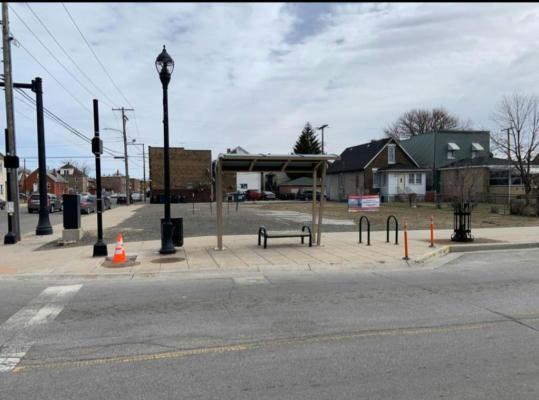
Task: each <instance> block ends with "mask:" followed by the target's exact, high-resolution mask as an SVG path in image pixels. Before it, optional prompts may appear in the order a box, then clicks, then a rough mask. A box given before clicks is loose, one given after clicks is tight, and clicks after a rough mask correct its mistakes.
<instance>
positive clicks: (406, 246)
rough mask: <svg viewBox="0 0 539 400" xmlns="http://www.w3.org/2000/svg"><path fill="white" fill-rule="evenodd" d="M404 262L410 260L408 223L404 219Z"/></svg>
mask: <svg viewBox="0 0 539 400" xmlns="http://www.w3.org/2000/svg"><path fill="white" fill-rule="evenodd" d="M403 260H409V258H408V221H407V220H406V218H404V257H403Z"/></svg>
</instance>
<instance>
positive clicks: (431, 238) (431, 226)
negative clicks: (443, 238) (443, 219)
mask: <svg viewBox="0 0 539 400" xmlns="http://www.w3.org/2000/svg"><path fill="white" fill-rule="evenodd" d="M429 247H434V216H433V215H431V216H430V246H429Z"/></svg>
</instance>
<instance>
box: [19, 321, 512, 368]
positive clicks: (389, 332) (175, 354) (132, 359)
mask: <svg viewBox="0 0 539 400" xmlns="http://www.w3.org/2000/svg"><path fill="white" fill-rule="evenodd" d="M512 323H513V322H512V321H509V320H502V321H492V322H481V323H472V324H464V325H449V326H443V327H433V328H403V329H386V330H377V331H368V332H359V333H350V334H335V335H326V336H319V337H305V338H294V339H286V340H273V341H265V342H260V343H247V344H238V345H230V346H215V347H204V348H198V349H189V350H177V351H170V352H165V353H154V354H141V355H137V356H124V357H111V358H100V359H93V360H81V361H64V362H56V363H48V364H38V365H28V366H18V367H16V368H15V369H14V370H13V372H14V373H17V372H29V371H36V370H46V369H58V368H77V367H91V366H97V365H105V364H114V363H120V364H121V363H123V364H125V363H136V362H141V361H155V360H165V359H174V358H181V357H187V356H195V355H203V354H219V353H230V352H237V351H247V350H257V349H261V348H266V347H276V346H290V345H296V344H308V343H320V342H336V341H341V340H350V339H362V338H369V337H384V336H403V335H421V334H432V333H448V332H458V331H469V330H476V329H485V328H490V327H493V326H499V325H502V324H507V325H508V324H512Z"/></svg>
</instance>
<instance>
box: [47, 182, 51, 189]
mask: <svg viewBox="0 0 539 400" xmlns="http://www.w3.org/2000/svg"><path fill="white" fill-rule="evenodd" d="M50 188H51V184H50V183H49V182H47V190H50Z"/></svg>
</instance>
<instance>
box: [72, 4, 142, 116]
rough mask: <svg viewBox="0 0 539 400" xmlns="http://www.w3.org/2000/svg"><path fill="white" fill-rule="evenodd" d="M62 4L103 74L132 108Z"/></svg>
mask: <svg viewBox="0 0 539 400" xmlns="http://www.w3.org/2000/svg"><path fill="white" fill-rule="evenodd" d="M62 6H63V7H64V10H65V11H66V13H67V15H68V16H69V19H70V20H71V22H73V25H75V28H77V31H79V33H80V35H81V37H82V39H83V40H84V42H85V43H86V46H88V48H89V49H90V51H91V52H92V54H93V55H94V57H95V59H96V60H97V62H98V63H99V65H100V66H101V68H102V69H103V71H104V72H105V74H106V75H107V76H108V78H109V79H110V81H111V82H112V84H113V85H114V87H115V88H116V90H117V91H118V93H120V95H121V96H122V97H123V98H124V100H125V101H126V102H127V104H129V106H130V107H131V108H133V106H132V105H131V103H130V102H129V100H127V98H126V97H125V96H124V94H123V93H122V91H121V90H120V88H119V87H118V86H117V85H116V83H115V82H114V80H113V79H112V77H111V76H110V74H109V73H108V71H107V69H106V68H105V66H104V65H103V63H102V62H101V61H100V60H99V57H97V54H96V53H95V51H94V49H93V48H92V46H91V45H90V43H89V42H88V40H86V37H85V36H84V34H83V33H82V32H81V30H80V29H79V26H78V25H77V23H76V22H75V20H74V19H73V16H72V15H71V13H70V12H69V10H68V9H67V7H66V6H65V4H64V3H62Z"/></svg>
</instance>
